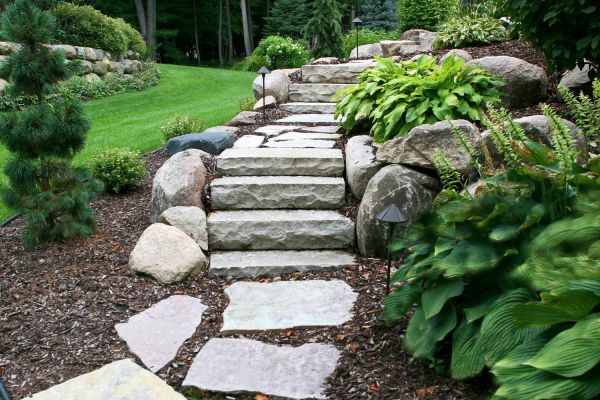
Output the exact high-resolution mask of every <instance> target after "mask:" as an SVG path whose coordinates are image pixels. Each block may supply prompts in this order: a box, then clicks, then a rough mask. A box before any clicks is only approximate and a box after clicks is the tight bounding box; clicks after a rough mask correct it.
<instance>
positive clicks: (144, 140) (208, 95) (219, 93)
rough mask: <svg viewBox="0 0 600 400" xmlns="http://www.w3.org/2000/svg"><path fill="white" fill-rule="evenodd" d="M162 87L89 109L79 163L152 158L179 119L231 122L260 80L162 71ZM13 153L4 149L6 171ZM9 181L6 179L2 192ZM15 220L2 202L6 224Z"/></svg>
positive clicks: (1, 160)
mask: <svg viewBox="0 0 600 400" xmlns="http://www.w3.org/2000/svg"><path fill="white" fill-rule="evenodd" d="M160 70H161V73H162V76H161V81H160V83H159V84H158V85H157V86H155V87H153V88H150V89H148V90H145V91H143V92H131V93H124V94H120V95H115V96H111V97H107V98H104V99H100V100H94V101H91V102H89V103H86V104H85V109H86V112H87V114H88V117H89V118H90V120H91V122H92V129H91V130H90V132H89V133H88V137H87V142H86V146H85V148H84V149H83V150H82V151H81V153H79V154H78V155H77V157H76V158H75V163H76V164H87V163H89V161H90V160H91V159H92V158H93V157H94V156H95V155H96V154H97V153H98V152H99V151H101V150H103V149H109V148H118V147H125V148H128V149H132V150H137V151H140V152H142V153H143V152H148V151H151V150H154V149H157V148H159V147H161V146H163V145H164V139H163V137H162V136H161V133H160V130H159V127H160V126H161V125H162V124H164V123H165V122H166V121H167V120H169V119H170V118H171V117H173V116H175V114H190V115H194V116H196V117H199V118H201V119H202V120H204V121H205V122H206V127H211V126H215V125H221V124H223V123H225V122H227V121H228V120H229V119H231V118H232V117H233V116H234V115H235V114H236V113H237V112H238V109H239V102H240V100H241V99H242V98H244V97H252V81H253V80H254V78H255V74H253V73H249V72H238V71H230V70H222V69H211V68H198V67H183V66H177V65H161V66H160ZM9 156H10V153H9V152H8V151H7V150H6V149H5V148H4V147H2V145H0V169H3V168H4V166H5V165H6V162H7V161H8V158H9ZM6 185H7V179H6V176H5V175H4V174H3V173H0V191H1V190H2V189H3V188H4V187H6ZM11 214H12V212H11V210H9V209H8V208H7V207H6V206H5V205H4V204H3V203H2V202H1V201H0V222H1V221H3V220H4V219H6V218H8V217H9V216H10V215H11Z"/></svg>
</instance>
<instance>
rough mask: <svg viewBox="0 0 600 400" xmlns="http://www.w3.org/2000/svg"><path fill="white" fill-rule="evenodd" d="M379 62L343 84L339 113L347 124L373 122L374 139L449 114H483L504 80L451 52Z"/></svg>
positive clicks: (452, 116)
mask: <svg viewBox="0 0 600 400" xmlns="http://www.w3.org/2000/svg"><path fill="white" fill-rule="evenodd" d="M377 60H378V62H379V64H378V65H377V66H376V67H374V68H371V69H369V70H367V71H365V72H364V73H362V74H361V75H360V77H359V83H358V85H355V86H351V87H349V88H347V89H344V90H342V91H341V92H340V93H339V94H338V96H337V97H338V99H340V102H339V103H338V105H337V108H336V113H335V115H336V118H337V117H340V116H342V117H345V119H346V122H345V127H346V128H347V129H348V130H351V129H352V128H354V127H355V126H356V125H357V124H359V123H361V122H364V121H366V122H368V123H369V124H371V134H372V135H373V136H374V138H375V141H376V142H385V141H387V140H390V139H393V138H395V137H399V136H404V135H406V134H407V133H408V132H409V131H410V130H411V129H412V128H414V127H415V126H418V125H421V124H432V123H435V122H438V121H441V120H445V119H467V120H470V121H478V120H480V119H481V115H482V111H483V109H484V106H485V104H486V103H487V104H498V103H499V102H500V94H499V92H498V88H500V87H501V86H502V85H503V82H502V80H500V79H499V78H497V77H496V76H494V75H492V74H490V73H488V72H486V71H484V70H483V69H481V68H479V67H465V65H464V60H463V59H461V58H455V57H454V56H450V57H448V58H447V59H446V60H445V61H444V63H443V64H442V65H438V64H437V62H436V59H435V58H429V57H425V56H423V57H419V58H418V59H417V60H416V61H414V62H413V61H404V62H399V63H394V62H393V61H392V60H391V59H389V58H378V59H377Z"/></svg>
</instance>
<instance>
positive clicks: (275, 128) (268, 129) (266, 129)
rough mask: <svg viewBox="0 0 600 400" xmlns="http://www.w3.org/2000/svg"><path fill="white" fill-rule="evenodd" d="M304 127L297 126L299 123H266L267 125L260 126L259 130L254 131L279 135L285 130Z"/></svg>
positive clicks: (269, 135)
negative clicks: (286, 124)
mask: <svg viewBox="0 0 600 400" xmlns="http://www.w3.org/2000/svg"><path fill="white" fill-rule="evenodd" d="M299 128H302V127H301V126H297V125H288V126H285V125H266V126H262V127H260V128H258V129H257V130H255V131H254V133H260V134H263V135H266V136H267V137H273V136H277V135H281V134H282V133H285V132H291V131H295V130H296V129H299Z"/></svg>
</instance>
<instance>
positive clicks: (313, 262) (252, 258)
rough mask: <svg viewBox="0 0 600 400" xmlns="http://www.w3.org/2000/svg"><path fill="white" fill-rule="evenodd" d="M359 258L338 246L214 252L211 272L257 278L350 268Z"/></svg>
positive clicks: (218, 274) (212, 273)
mask: <svg viewBox="0 0 600 400" xmlns="http://www.w3.org/2000/svg"><path fill="white" fill-rule="evenodd" d="M355 262H356V259H355V257H354V255H352V254H350V253H348V252H345V251H337V250H317V251H314V250H301V251H276V250H272V251H228V252H214V253H212V255H211V261H210V270H209V275H210V276H231V277H236V278H238V277H239V278H243V277H250V278H255V277H257V276H264V275H281V274H288V273H292V272H298V271H300V272H305V271H320V270H323V269H328V268H346V267H349V266H352V265H354V264H355Z"/></svg>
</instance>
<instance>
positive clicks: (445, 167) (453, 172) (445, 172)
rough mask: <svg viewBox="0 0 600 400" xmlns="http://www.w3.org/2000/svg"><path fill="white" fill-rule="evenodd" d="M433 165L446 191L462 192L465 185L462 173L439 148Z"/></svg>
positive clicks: (436, 150)
mask: <svg viewBox="0 0 600 400" xmlns="http://www.w3.org/2000/svg"><path fill="white" fill-rule="evenodd" d="M433 164H434V165H435V169H436V170H437V172H438V175H439V177H440V180H441V181H442V185H443V186H444V189H446V190H455V191H456V190H460V189H461V188H462V187H463V186H464V185H463V182H462V180H461V176H460V172H458V170H457V169H456V168H454V166H453V165H452V164H450V161H448V159H447V158H446V156H445V155H444V153H442V151H441V150H440V149H439V148H436V149H435V151H434V152H433Z"/></svg>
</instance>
